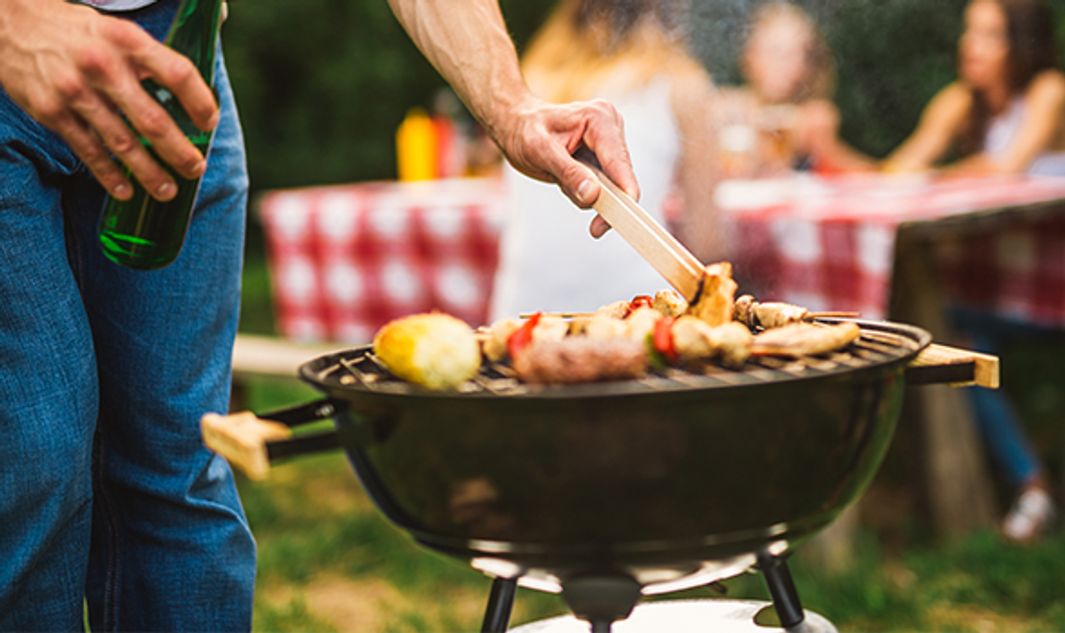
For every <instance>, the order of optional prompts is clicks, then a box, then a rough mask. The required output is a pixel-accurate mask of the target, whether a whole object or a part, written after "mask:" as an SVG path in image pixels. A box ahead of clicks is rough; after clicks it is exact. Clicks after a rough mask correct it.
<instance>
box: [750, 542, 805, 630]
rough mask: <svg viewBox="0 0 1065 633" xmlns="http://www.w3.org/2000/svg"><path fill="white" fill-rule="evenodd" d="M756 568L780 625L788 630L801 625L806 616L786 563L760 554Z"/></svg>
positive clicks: (765, 554)
mask: <svg viewBox="0 0 1065 633" xmlns="http://www.w3.org/2000/svg"><path fill="white" fill-rule="evenodd" d="M758 568H759V569H761V571H762V576H763V577H764V578H765V584H766V586H767V587H769V595H771V596H773V607H774V608H775V609H776V610H777V616H778V617H780V623H781V625H783V626H784V628H785V629H790V628H792V627H796V626H799V625H800V624H802V622H803V620H805V619H806V614H805V613H803V610H802V603H801V602H800V601H799V593H798V592H797V591H796V590H795V583H794V582H793V581H792V579H791V572H790V571H788V563H787V561H785V560H784V559H783V558H780V557H777V556H773V555H772V554H770V553H768V552H762V553H761V554H759V555H758Z"/></svg>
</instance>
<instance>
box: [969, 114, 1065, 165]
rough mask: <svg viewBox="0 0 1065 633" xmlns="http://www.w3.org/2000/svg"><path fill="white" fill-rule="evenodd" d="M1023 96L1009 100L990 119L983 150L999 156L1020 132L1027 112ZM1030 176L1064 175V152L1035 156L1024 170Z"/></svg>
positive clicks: (990, 154)
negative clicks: (995, 115)
mask: <svg viewBox="0 0 1065 633" xmlns="http://www.w3.org/2000/svg"><path fill="white" fill-rule="evenodd" d="M1027 109H1028V108H1027V107H1026V105H1025V102H1024V97H1023V96H1022V97H1017V98H1015V99H1014V100H1013V101H1011V102H1010V105H1009V107H1007V108H1006V110H1005V111H1004V112H1003V113H1002V114H1000V115H998V116H997V117H995V118H994V119H992V120H991V124H990V125H988V127H987V136H985V137H984V152H985V153H986V154H988V155H989V156H1000V155H1002V154H1004V153H1005V152H1006V150H1007V149H1009V146H1010V143H1012V142H1013V139H1014V138H1015V137H1016V136H1017V133H1018V132H1020V129H1021V124H1023V123H1024V117H1025V115H1026V114H1027ZM1025 173H1027V174H1028V175H1030V176H1065V152H1060V151H1059V152H1044V153H1042V154H1039V155H1038V156H1036V157H1035V159H1034V160H1033V161H1032V163H1031V164H1030V165H1028V169H1027V170H1026V171H1025Z"/></svg>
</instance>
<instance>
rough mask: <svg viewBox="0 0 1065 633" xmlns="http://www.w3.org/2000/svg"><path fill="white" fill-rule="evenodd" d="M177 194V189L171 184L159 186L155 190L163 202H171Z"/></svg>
mask: <svg viewBox="0 0 1065 633" xmlns="http://www.w3.org/2000/svg"><path fill="white" fill-rule="evenodd" d="M175 193H177V187H175V186H174V185H172V184H170V183H169V182H168V183H166V184H162V185H159V187H158V188H157V189H156V190H155V195H156V197H157V198H160V199H162V200H169V199H170V198H173V197H174V194H175Z"/></svg>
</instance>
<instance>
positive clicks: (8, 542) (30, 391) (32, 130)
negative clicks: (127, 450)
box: [0, 90, 97, 631]
mask: <svg viewBox="0 0 1065 633" xmlns="http://www.w3.org/2000/svg"><path fill="white" fill-rule="evenodd" d="M76 169H77V163H76V161H75V160H74V158H73V156H72V155H71V154H70V152H69V151H68V150H67V149H66V148H65V146H64V145H63V144H62V143H61V142H60V141H59V140H58V139H57V138H56V137H55V136H53V135H52V134H50V133H48V132H47V131H46V130H44V129H43V128H41V127H40V126H39V125H37V124H36V123H35V122H33V121H32V120H30V119H29V118H28V117H27V116H26V115H25V114H24V113H23V112H22V111H21V110H20V109H18V107H17V106H15V105H14V104H13V103H11V101H10V100H9V99H8V97H7V95H6V94H4V93H3V91H2V90H0V236H2V237H0V438H2V440H0V526H3V527H2V528H0V630H19V631H23V630H25V631H30V630H44V631H73V630H81V625H82V592H83V589H84V584H85V569H86V564H87V561H88V549H89V529H90V520H91V511H92V493H91V480H90V463H91V449H92V437H93V430H94V427H95V424H96V411H97V383H96V364H95V361H94V358H93V347H92V337H91V335H90V333H89V323H88V320H87V318H86V314H85V310H84V308H83V307H82V302H81V296H80V294H79V292H78V287H77V284H76V283H75V279H74V276H73V274H72V273H71V270H70V267H69V265H68V262H67V254H66V248H65V245H64V225H63V213H62V208H61V193H60V191H61V188H62V186H63V185H64V183H65V182H67V181H68V180H69V179H70V177H71V173H72V172H73V171H74V170H76Z"/></svg>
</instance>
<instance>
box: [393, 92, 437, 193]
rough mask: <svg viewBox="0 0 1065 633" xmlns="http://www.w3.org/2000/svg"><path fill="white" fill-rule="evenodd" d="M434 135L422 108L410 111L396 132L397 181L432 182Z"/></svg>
mask: <svg viewBox="0 0 1065 633" xmlns="http://www.w3.org/2000/svg"><path fill="white" fill-rule="evenodd" d="M436 163H437V161H436V132H435V130H434V129H433V121H432V119H431V118H429V115H428V114H427V113H426V112H425V110H423V109H422V108H411V109H410V110H409V111H408V112H407V116H406V117H404V119H403V122H402V123H400V125H399V129H398V130H396V166H397V168H398V171H399V179H400V180H401V181H404V182H410V181H413V180H433V179H434V178H436V177H437V174H436Z"/></svg>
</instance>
